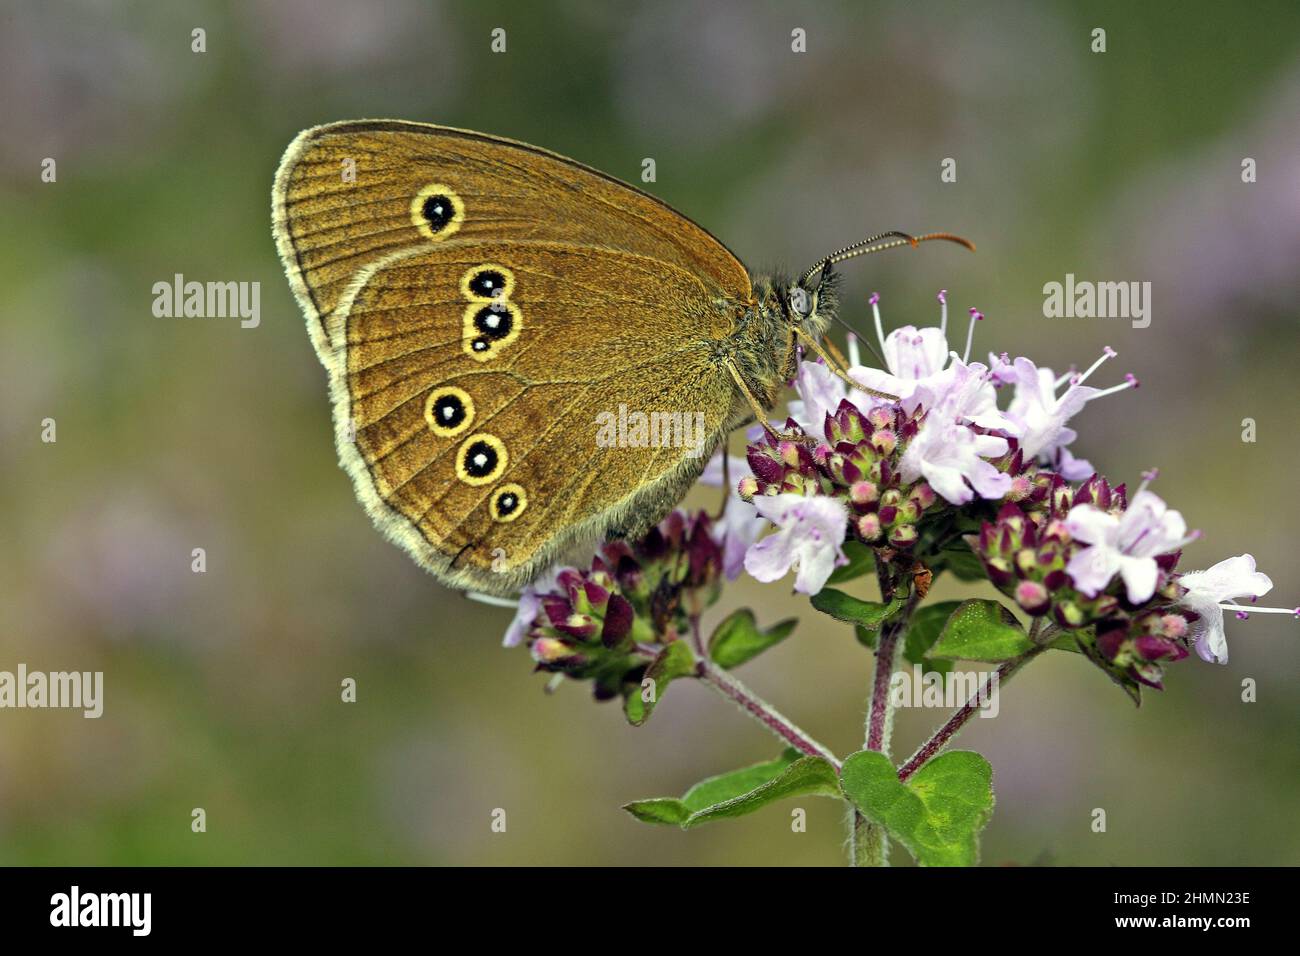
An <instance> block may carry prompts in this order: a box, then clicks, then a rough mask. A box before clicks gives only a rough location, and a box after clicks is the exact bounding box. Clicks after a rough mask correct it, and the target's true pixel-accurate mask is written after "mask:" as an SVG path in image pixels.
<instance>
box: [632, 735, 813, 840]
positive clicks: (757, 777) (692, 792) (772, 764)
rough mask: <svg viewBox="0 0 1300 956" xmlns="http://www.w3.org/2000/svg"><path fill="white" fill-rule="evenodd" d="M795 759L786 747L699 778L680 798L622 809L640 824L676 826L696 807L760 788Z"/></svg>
mask: <svg viewBox="0 0 1300 956" xmlns="http://www.w3.org/2000/svg"><path fill="white" fill-rule="evenodd" d="M798 759H799V751H797V750H795V749H794V748H793V747H787V748H786V750H785V752H784V753H782V754H781V756H779V757H777V758H776V759H775V760H768V761H765V762H764V763H756V764H752V765H750V766H748V767H741V768H740V769H739V770H732V771H731V772H730V773H721V774H718V775H717V776H716V777H708V778H707V779H704V780H701V781H700V782H699V783H697V784H696V785H695V786H693V787H691V789H689V790H687V791H686V793H684V794H682V797H681V799H678V798H677V797H658V798H655V799H652V800H634V801H632V802H631V803H625V804H624V805H623V809H624V810H626V811H627V812H628V813H630V814H632V816H634V817H636V818H637V819H638V820H640V821H641V822H642V823H668V824H672V825H674V826H680V825H681V824H682V823H685V822H686V819H687V817H689V816H690V815H691V814H692V813H694V812H696V811H697V810H704V809H706V808H707V807H711V806H713V805H714V804H715V803H723V802H725V801H727V800H731V799H732V798H734V797H739V796H741V795H742V794H745V793H748V792H749V791H750V790H753V789H755V788H756V787H761V786H762V785H763V784H765V783H767V782H768V781H769V780H771V779H772V778H773V777H776V776H778V775H779V774H780V773H781V771H783V770H784V769H785V768H786V767H788V766H790V764H792V763H794V762H795V761H796V760H798Z"/></svg>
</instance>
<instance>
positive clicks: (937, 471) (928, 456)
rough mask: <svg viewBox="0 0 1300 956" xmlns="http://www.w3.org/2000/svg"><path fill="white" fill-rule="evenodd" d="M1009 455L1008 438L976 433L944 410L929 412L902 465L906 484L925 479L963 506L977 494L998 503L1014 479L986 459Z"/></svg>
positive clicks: (949, 498)
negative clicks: (958, 422)
mask: <svg viewBox="0 0 1300 956" xmlns="http://www.w3.org/2000/svg"><path fill="white" fill-rule="evenodd" d="M1006 453H1007V440H1006V439H1005V438H999V437H997V436H996V435H979V434H976V433H975V432H974V431H972V430H971V429H970V428H969V427H967V426H966V425H959V424H957V422H956V420H955V419H954V418H953V417H952V416H951V415H950V414H949V415H945V414H944V410H943V408H942V407H941V408H938V409H932V410H931V411H929V412H927V413H926V416H925V419H924V420H923V421H922V422H921V427H920V429H919V431H918V432H917V434H916V437H915V438H913V439H912V440H911V442H909V443H908V446H907V450H906V451H905V452H903V458H902V461H900V462H899V466H900V469H901V471H902V475H903V480H904V481H907V482H912V481H916V480H917V479H918V478H924V479H925V480H926V481H927V482H929V484H930V487H931V488H933V489H934V490H935V491H936V492H938V493H939V494H940V495H941V496H942V497H943V498H944V499H945V500H946V501H948V502H949V503H951V504H954V505H961V504H965V503H966V502H968V501H970V500H971V499H972V498H973V497H975V495H976V493H978V494H979V496H980V497H981V498H992V499H995V500H996V499H998V498H1002V497H1003V496H1005V495H1006V493H1007V492H1008V491H1010V490H1011V481H1012V479H1011V476H1010V475H1007V474H1003V473H1002V472H1000V471H998V470H997V468H995V467H994V466H993V465H992V464H991V463H990V462H987V461H985V460H984V459H986V458H998V457H1001V456H1002V455H1005V454H1006ZM972 489H974V490H972Z"/></svg>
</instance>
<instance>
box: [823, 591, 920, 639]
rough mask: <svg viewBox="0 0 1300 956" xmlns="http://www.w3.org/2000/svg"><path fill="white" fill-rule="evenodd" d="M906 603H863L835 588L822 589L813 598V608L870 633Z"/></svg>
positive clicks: (898, 599)
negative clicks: (859, 626) (858, 626)
mask: <svg viewBox="0 0 1300 956" xmlns="http://www.w3.org/2000/svg"><path fill="white" fill-rule="evenodd" d="M905 603H906V602H905V601H904V600H903V599H901V598H895V599H894V600H892V601H890V602H889V603H888V604H881V603H880V602H879V601H861V600H859V599H858V598H855V597H853V596H852V595H849V594H845V593H844V592H843V591H837V590H835V588H822V589H821V590H820V591H818V592H817V593H816V594H814V595H813V596H812V606H813V607H815V608H816V609H817V610H819V611H821V612H822V613H823V614H829V615H830V616H831V617H833V618H835V619H836V620H837V621H844V622H845V623H846V624H858V625H861V626H862V627H865V628H866V629H867V630H869V631H874V630H877V629H878V628H879V627H880V625H881V624H883V623H884V622H885V621H887V620H888V619H889V618H890V617H891V616H892V615H893V614H895V613H896V612H897V611H898V610H899V608H901V607H902V606H903V605H904V604H905Z"/></svg>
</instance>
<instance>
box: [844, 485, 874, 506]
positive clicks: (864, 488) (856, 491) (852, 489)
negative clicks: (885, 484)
mask: <svg viewBox="0 0 1300 956" xmlns="http://www.w3.org/2000/svg"><path fill="white" fill-rule="evenodd" d="M879 496H880V492H879V491H878V490H877V489H876V486H875V485H873V484H872V483H871V482H869V481H855V482H854V483H853V484H852V485H850V486H849V500H850V501H851V502H853V503H854V504H855V505H869V504H871V503H872V502H873V501H875V500H876V499H877V498H878V497H879Z"/></svg>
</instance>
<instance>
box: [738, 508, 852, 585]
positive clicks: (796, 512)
mask: <svg viewBox="0 0 1300 956" xmlns="http://www.w3.org/2000/svg"><path fill="white" fill-rule="evenodd" d="M754 507H755V508H756V509H758V513H759V514H760V515H762V516H763V517H764V518H766V519H767V520H768V521H770V522H772V524H774V525H776V528H777V531H776V533H775V534H772V535H768V536H767V537H766V538H764V539H763V540H762V541H759V542H758V543H757V544H754V545H752V546H751V547H750V548H749V550H748V551H747V552H746V553H745V570H746V571H748V572H749V573H750V574H751V575H753V576H754V577H755V578H756V579H757V580H759V581H765V582H766V581H776V580H779V579H780V578H783V577H785V575H786V574H787V573H788V572H789V571H790V569H791V568H795V569H796V573H795V581H794V589H795V590H796V591H800V592H802V593H804V594H816V593H817V592H818V591H820V590H821V589H822V588H823V587H824V586H825V585H826V579H827V578H829V577H830V576H831V572H832V571H834V570H835V568H836V567H837V566H838V565H840V564H844V563H845V562H846V561H847V560H848V559H847V558H846V557H845V555H844V551H843V550H842V549H841V547H840V546H841V544H843V542H844V534H845V531H846V530H847V529H848V523H849V516H848V511H847V510H846V509H845V507H844V503H843V502H842V501H840V500H839V499H838V498H829V497H812V498H805V497H803V496H802V495H793V494H784V495H759V496H757V497H755V498H754Z"/></svg>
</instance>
